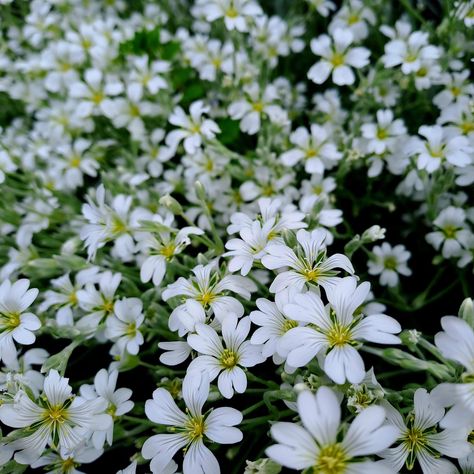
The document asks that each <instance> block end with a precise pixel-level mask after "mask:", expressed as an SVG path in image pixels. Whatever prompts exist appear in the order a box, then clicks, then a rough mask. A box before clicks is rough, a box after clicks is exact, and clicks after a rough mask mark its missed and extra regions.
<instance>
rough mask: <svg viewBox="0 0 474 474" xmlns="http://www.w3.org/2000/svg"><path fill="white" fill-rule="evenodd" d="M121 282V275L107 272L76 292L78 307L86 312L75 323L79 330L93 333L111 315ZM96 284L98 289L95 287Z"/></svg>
mask: <svg viewBox="0 0 474 474" xmlns="http://www.w3.org/2000/svg"><path fill="white" fill-rule="evenodd" d="M94 280H96V279H94ZM121 281H122V275H121V274H120V273H112V272H109V271H107V272H104V273H102V274H101V275H100V277H99V278H98V281H89V282H88V283H86V285H85V287H84V289H82V290H79V291H77V293H76V296H77V301H78V304H79V307H80V308H81V309H83V310H84V311H86V312H87V314H86V315H85V316H83V317H82V318H81V319H80V320H79V321H78V323H77V327H78V328H79V329H80V330H83V331H86V332H89V331H95V330H97V327H98V325H99V324H100V323H101V322H103V320H104V319H105V318H106V317H108V316H110V315H111V314H112V312H113V310H114V301H115V292H116V291H117V288H118V286H119V285H120V282H121ZM96 284H98V286H99V288H97V287H96Z"/></svg>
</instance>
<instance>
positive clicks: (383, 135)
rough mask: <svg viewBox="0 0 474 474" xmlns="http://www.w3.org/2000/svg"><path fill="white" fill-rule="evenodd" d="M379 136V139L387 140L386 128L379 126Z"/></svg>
mask: <svg viewBox="0 0 474 474" xmlns="http://www.w3.org/2000/svg"><path fill="white" fill-rule="evenodd" d="M377 138H378V139H379V140H385V139H386V138H388V132H387V130H385V128H378V129H377Z"/></svg>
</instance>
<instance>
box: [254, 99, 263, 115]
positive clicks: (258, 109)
mask: <svg viewBox="0 0 474 474" xmlns="http://www.w3.org/2000/svg"><path fill="white" fill-rule="evenodd" d="M263 107H264V105H263V102H261V101H258V102H254V103H253V104H252V109H253V110H255V112H259V113H260V112H262V110H263Z"/></svg>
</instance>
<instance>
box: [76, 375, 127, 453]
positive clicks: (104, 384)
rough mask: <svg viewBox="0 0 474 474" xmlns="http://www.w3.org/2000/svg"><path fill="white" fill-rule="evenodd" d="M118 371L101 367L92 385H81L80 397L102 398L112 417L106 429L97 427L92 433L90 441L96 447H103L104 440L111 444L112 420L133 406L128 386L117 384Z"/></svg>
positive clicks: (89, 398)
mask: <svg viewBox="0 0 474 474" xmlns="http://www.w3.org/2000/svg"><path fill="white" fill-rule="evenodd" d="M117 378H118V372H117V371H116V370H112V371H111V372H107V370H106V369H101V370H99V372H97V374H96V376H95V377H94V385H81V388H80V394H81V397H82V398H84V399H86V400H95V399H96V398H97V397H99V398H100V399H101V400H104V401H105V402H106V403H105V406H106V409H105V410H106V413H107V414H109V415H110V416H111V417H112V423H111V424H110V426H108V427H107V429H98V430H97V431H95V432H94V434H93V435H92V442H93V444H94V446H95V447H96V448H97V449H100V448H102V447H103V445H104V443H105V441H106V440H107V443H108V444H109V445H110V446H112V441H113V434H114V425H113V422H114V421H115V420H116V419H117V418H118V417H120V416H122V415H125V413H128V412H129V411H130V410H131V409H132V408H133V406H134V403H133V402H132V401H131V400H130V397H131V396H132V391H131V390H130V389H129V388H124V387H122V388H119V389H117V390H116V386H117Z"/></svg>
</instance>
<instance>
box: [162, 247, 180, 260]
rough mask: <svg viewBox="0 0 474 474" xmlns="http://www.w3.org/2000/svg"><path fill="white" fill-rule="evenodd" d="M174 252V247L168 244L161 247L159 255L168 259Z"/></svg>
mask: <svg viewBox="0 0 474 474" xmlns="http://www.w3.org/2000/svg"><path fill="white" fill-rule="evenodd" d="M175 251H176V246H175V245H174V244H168V245H165V246H163V247H161V249H160V254H161V255H163V257H166V258H167V259H170V258H171V257H172V256H173V255H174V252H175Z"/></svg>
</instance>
